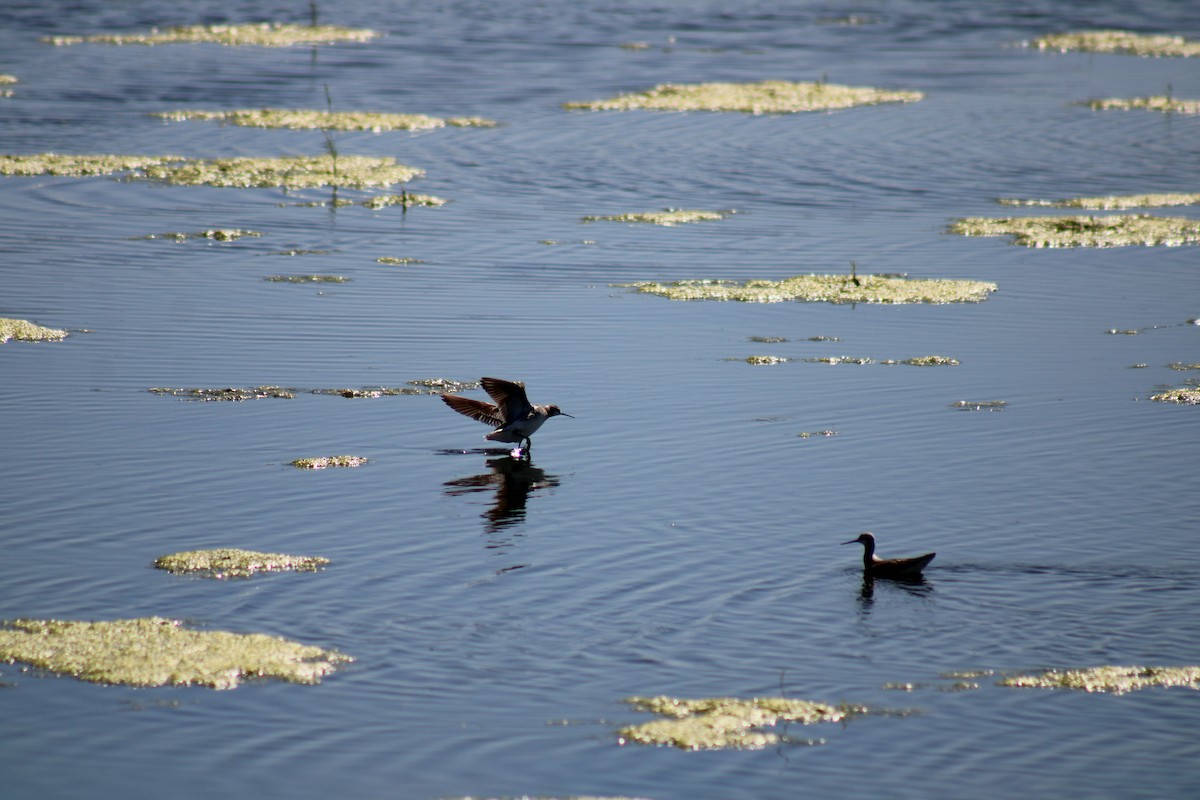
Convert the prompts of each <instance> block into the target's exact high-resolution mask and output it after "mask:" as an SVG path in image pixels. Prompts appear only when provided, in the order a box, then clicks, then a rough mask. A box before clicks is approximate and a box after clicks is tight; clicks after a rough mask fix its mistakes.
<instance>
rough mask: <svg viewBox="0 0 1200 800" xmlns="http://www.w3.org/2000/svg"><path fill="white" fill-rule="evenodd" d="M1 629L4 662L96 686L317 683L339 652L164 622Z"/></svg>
mask: <svg viewBox="0 0 1200 800" xmlns="http://www.w3.org/2000/svg"><path fill="white" fill-rule="evenodd" d="M3 626H4V627H3V628H0V661H8V662H14V661H20V662H23V663H26V664H31V665H33V666H35V667H38V668H40V669H45V670H49V671H51V672H57V673H60V674H65V675H70V676H72V677H75V678H78V679H80V680H84V681H91V682H93V683H109V684H125V685H129V686H168V685H173V686H190V685H195V686H208V687H211V688H213V689H233V688H236V687H237V686H238V684H239V683H241V682H242V680H243V679H245V678H279V679H282V680H285V681H291V682H293V683H310V684H311V683H320V681H321V678H323V677H324V676H325V675H328V674H329V673H331V672H333V670H334V669H336V668H337V665H338V664H341V663H345V662H348V661H353V659H352V658H351V657H350V656H347V655H343V654H342V653H339V652H337V651H336V650H324V649H322V648H320V647H314V646H311V645H304V644H300V643H299V642H293V641H289V640H287V639H282V638H279V637H277V636H267V635H265V634H261V633H249V634H244V633H229V632H226V631H193V630H188V629H187V628H184V627H182V623H181V622H180V621H179V620H173V619H163V618H162V617H146V618H142V619H124V620H113V621H110V622H75V621H64V620H38V619H18V620H11V621H9V622H5V623H3Z"/></svg>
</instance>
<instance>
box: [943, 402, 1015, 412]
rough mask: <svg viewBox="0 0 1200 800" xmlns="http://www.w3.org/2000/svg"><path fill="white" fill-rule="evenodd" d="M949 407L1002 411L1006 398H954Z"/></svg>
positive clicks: (964, 409) (965, 409) (1006, 404)
mask: <svg viewBox="0 0 1200 800" xmlns="http://www.w3.org/2000/svg"><path fill="white" fill-rule="evenodd" d="M950 408H954V409H957V410H959V411H1003V410H1004V409H1006V408H1008V402H1007V401H1006V400H956V401H955V402H953V403H951V404H950Z"/></svg>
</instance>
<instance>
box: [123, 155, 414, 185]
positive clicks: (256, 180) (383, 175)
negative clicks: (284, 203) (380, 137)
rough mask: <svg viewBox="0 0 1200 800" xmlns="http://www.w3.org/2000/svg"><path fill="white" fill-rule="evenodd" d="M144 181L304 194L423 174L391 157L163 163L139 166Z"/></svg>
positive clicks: (403, 178) (230, 159)
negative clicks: (303, 191) (274, 188)
mask: <svg viewBox="0 0 1200 800" xmlns="http://www.w3.org/2000/svg"><path fill="white" fill-rule="evenodd" d="M140 169H141V171H142V173H143V174H144V175H145V177H147V178H149V179H150V180H157V181H163V182H165V183H169V184H173V185H177V186H227V187H234V188H240V189H246V188H254V187H257V188H265V187H272V186H280V187H285V188H288V189H306V188H309V189H310V188H315V187H319V186H343V187H349V188H353V189H365V188H369V187H373V186H391V185H392V184H396V183H404V182H406V181H410V180H412V179H413V178H415V177H417V176H419V175H423V174H424V170H420V169H417V168H415V167H407V166H405V165H403V164H397V163H396V159H394V158H391V157H374V156H347V155H341V156H337V157H334V156H333V155H321V156H282V157H279V158H215V159H212V160H208V161H206V160H190V161H179V160H176V161H166V160H160V161H159V162H156V163H148V164H145V165H143V166H141V167H140Z"/></svg>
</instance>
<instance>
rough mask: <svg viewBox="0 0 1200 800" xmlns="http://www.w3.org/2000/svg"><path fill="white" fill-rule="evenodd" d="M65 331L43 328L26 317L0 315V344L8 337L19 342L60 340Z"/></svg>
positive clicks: (63, 336)
mask: <svg viewBox="0 0 1200 800" xmlns="http://www.w3.org/2000/svg"><path fill="white" fill-rule="evenodd" d="M65 338H67V332H66V331H61V330H58V329H57V328H45V327H43V326H41V325H35V324H34V323H32V322H30V321H29V320H26V319H10V318H8V317H0V344H4V343H5V342H7V341H8V340H9V339H16V340H17V341H20V342H61V341H62V340H63V339H65Z"/></svg>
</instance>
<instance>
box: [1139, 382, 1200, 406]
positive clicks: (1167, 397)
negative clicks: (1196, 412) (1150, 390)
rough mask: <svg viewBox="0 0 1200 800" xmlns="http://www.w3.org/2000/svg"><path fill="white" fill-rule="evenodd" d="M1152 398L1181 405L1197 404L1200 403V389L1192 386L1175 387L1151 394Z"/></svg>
mask: <svg viewBox="0 0 1200 800" xmlns="http://www.w3.org/2000/svg"><path fill="white" fill-rule="evenodd" d="M1150 399H1151V400H1154V401H1156V402H1159V403H1176V404H1178V405H1181V406H1197V405H1200V389H1197V388H1195V387H1192V386H1181V387H1178V388H1175V389H1167V390H1166V391H1164V392H1158V393H1157V394H1153V395H1151V396H1150Z"/></svg>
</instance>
